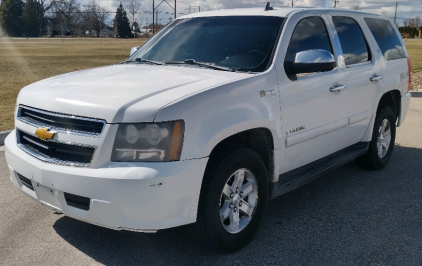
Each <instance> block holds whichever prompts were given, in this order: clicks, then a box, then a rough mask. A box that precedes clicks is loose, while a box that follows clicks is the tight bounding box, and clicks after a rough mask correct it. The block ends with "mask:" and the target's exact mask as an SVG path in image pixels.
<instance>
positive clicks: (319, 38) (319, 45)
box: [284, 17, 333, 80]
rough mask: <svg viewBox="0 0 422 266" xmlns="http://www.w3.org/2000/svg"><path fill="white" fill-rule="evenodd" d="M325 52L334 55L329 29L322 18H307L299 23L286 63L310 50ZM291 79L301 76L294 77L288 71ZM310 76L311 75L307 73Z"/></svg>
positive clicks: (288, 49)
mask: <svg viewBox="0 0 422 266" xmlns="http://www.w3.org/2000/svg"><path fill="white" fill-rule="evenodd" d="M317 49H319V50H325V51H327V52H330V53H331V54H333V49H332V46H331V42H330V37H329V36H328V32H327V28H326V27H325V24H324V21H323V20H322V19H321V18H320V17H307V18H304V19H302V20H301V21H299V23H298V24H297V25H296V27H295V30H294V31H293V35H292V38H291V39H290V43H289V46H288V48H287V53H286V58H285V60H284V61H285V63H292V62H294V61H295V57H296V54H297V53H299V52H303V51H308V50H317ZM286 69H287V68H286ZM286 73H287V75H288V76H289V78H290V79H292V80H295V79H296V78H297V77H298V76H299V75H300V76H302V74H298V75H292V74H289V73H288V72H287V71H286ZM306 74H307V75H309V74H310V73H306Z"/></svg>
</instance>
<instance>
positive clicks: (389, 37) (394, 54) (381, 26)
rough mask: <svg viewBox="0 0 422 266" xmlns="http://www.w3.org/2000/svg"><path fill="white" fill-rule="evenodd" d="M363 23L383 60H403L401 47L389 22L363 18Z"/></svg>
mask: <svg viewBox="0 0 422 266" xmlns="http://www.w3.org/2000/svg"><path fill="white" fill-rule="evenodd" d="M365 22H366V24H367V25H368V27H369V29H370V30H371V32H372V34H373V35H374V38H375V40H376V41H377V43H378V46H379V48H380V49H381V52H382V54H383V55H384V58H385V60H395V59H401V58H405V57H406V54H405V53H404V49H403V46H402V44H401V42H400V39H399V37H398V36H397V34H396V31H395V30H394V28H393V25H391V23H390V21H387V20H383V19H374V18H365Z"/></svg>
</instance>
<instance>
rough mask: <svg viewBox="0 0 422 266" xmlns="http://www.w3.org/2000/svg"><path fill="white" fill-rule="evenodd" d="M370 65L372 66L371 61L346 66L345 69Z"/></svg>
mask: <svg viewBox="0 0 422 266" xmlns="http://www.w3.org/2000/svg"><path fill="white" fill-rule="evenodd" d="M371 64H372V62H371V61H366V62H362V63H356V64H351V65H346V68H354V67H360V66H366V65H371Z"/></svg>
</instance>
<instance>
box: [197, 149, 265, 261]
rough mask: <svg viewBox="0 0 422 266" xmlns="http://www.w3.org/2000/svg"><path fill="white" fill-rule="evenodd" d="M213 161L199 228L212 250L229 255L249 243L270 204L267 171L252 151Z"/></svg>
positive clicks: (237, 151) (203, 194)
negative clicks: (268, 202) (268, 203)
mask: <svg viewBox="0 0 422 266" xmlns="http://www.w3.org/2000/svg"><path fill="white" fill-rule="evenodd" d="M220 158H221V159H220V160H215V158H210V164H209V166H208V167H207V170H206V173H205V177H204V181H203V185H202V189H201V196H200V200H199V208H198V222H197V226H198V229H199V232H200V234H201V235H202V238H203V239H204V241H205V242H206V244H208V245H209V246H210V247H212V248H214V249H216V250H218V251H220V252H225V253H230V252H234V251H236V250H238V249H240V248H242V247H243V246H245V245H246V244H248V243H249V242H250V241H251V239H252V238H253V236H254V235H255V233H256V231H257V229H258V227H259V224H260V222H261V219H262V217H263V215H264V211H265V208H266V205H267V201H268V187H269V184H268V177H267V169H266V167H265V165H264V163H263V161H262V159H261V157H260V156H259V155H258V154H257V153H256V152H255V151H253V150H251V149H248V148H237V149H234V150H232V151H231V152H227V153H226V155H225V156H222V157H220Z"/></svg>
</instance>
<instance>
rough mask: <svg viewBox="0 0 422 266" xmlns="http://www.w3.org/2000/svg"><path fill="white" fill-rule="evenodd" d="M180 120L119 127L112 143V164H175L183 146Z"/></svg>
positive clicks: (182, 124) (182, 131) (182, 123)
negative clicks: (170, 162) (173, 162)
mask: <svg viewBox="0 0 422 266" xmlns="http://www.w3.org/2000/svg"><path fill="white" fill-rule="evenodd" d="M184 131H185V124H184V122H183V121H174V122H164V123H142V124H120V125H119V128H118V129H117V134H116V139H115V140H114V146H113V152H112V154H111V160H112V161H114V162H166V161H177V160H179V159H180V153H181V151H182V145H183V133H184Z"/></svg>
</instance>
